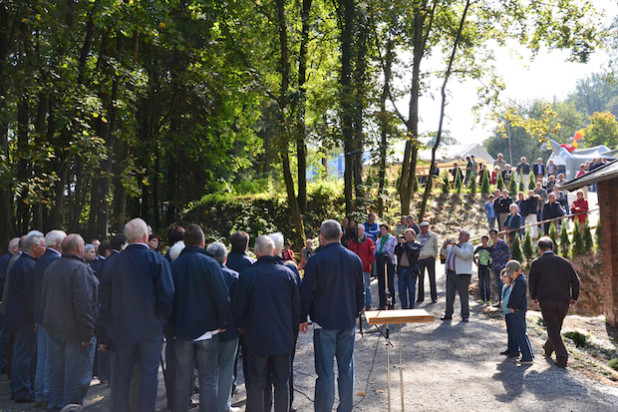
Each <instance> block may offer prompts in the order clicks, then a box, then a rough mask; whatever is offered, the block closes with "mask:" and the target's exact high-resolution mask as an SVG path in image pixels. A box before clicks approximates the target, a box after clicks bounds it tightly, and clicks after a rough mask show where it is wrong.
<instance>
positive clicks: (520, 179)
mask: <svg viewBox="0 0 618 412" xmlns="http://www.w3.org/2000/svg"><path fill="white" fill-rule="evenodd" d="M525 189H526V188H525V187H524V175H523V174H521V175H520V176H519V185H518V190H519V191H520V192H524V193H525V192H526V190H525Z"/></svg>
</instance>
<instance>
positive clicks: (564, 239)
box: [552, 222, 571, 258]
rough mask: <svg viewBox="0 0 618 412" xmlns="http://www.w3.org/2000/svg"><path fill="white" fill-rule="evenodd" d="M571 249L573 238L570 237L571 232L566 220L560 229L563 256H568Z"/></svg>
mask: <svg viewBox="0 0 618 412" xmlns="http://www.w3.org/2000/svg"><path fill="white" fill-rule="evenodd" d="M552 224H553V222H552ZM570 250H571V240H570V239H569V232H568V231H567V225H566V222H564V223H563V225H562V229H561V230H560V254H561V255H562V256H563V257H565V258H568V257H569V252H570Z"/></svg>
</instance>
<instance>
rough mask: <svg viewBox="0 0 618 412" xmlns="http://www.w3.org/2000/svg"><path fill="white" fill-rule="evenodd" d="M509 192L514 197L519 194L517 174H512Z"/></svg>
mask: <svg viewBox="0 0 618 412" xmlns="http://www.w3.org/2000/svg"><path fill="white" fill-rule="evenodd" d="M509 194H510V195H511V196H512V197H516V196H517V182H516V181H515V176H511V180H509Z"/></svg>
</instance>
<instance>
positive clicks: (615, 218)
mask: <svg viewBox="0 0 618 412" xmlns="http://www.w3.org/2000/svg"><path fill="white" fill-rule="evenodd" d="M599 207H600V209H601V218H600V220H599V226H600V227H601V248H600V249H601V256H602V262H603V272H602V273H601V277H602V281H601V290H600V291H599V292H600V294H601V296H602V297H603V308H604V313H605V317H606V318H607V323H609V325H610V326H612V327H614V328H618V178H617V179H613V180H608V181H605V182H601V183H599Z"/></svg>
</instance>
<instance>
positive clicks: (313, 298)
mask: <svg viewBox="0 0 618 412" xmlns="http://www.w3.org/2000/svg"><path fill="white" fill-rule="evenodd" d="M341 235H342V232H341V226H339V223H338V222H336V221H334V220H326V221H324V222H323V223H322V225H321V226H320V249H319V251H318V252H317V253H316V254H315V255H313V256H312V257H311V259H310V260H309V262H307V267H306V268H305V277H304V279H303V285H302V287H301V296H302V301H303V310H302V315H301V319H302V321H303V323H302V324H301V325H300V327H301V328H300V331H301V332H303V333H306V332H307V330H308V328H309V325H308V322H307V316H308V315H309V316H311V320H312V321H313V327H314V331H313V333H314V335H313V342H314V346H315V369H316V373H317V375H318V378H317V379H316V384H315V410H316V411H330V410H332V407H333V402H334V399H335V373H334V370H333V368H334V359H335V357H336V358H337V365H338V371H339V378H338V382H339V399H340V403H339V407H338V411H340V412H350V411H351V410H352V401H353V388H354V363H353V361H352V355H353V353H354V334H355V330H356V320H357V318H358V316H359V314H360V312H361V311H362V310H363V304H364V302H363V300H364V296H363V295H364V293H363V291H364V287H363V264H362V262H361V260H360V258H359V257H358V256H356V255H355V254H354V253H353V252H351V251H349V250H347V249H346V248H344V247H343V245H342V244H341V242H340V239H341Z"/></svg>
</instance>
